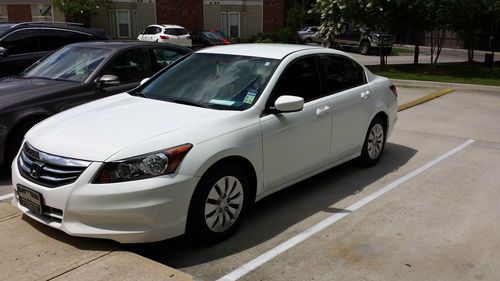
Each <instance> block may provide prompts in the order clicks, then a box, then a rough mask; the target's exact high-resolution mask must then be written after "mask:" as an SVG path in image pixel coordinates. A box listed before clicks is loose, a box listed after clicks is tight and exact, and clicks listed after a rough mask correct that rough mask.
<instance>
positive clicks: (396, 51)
mask: <svg viewBox="0 0 500 281" xmlns="http://www.w3.org/2000/svg"><path fill="white" fill-rule="evenodd" d="M391 54H392V55H399V56H409V55H413V50H410V49H407V48H398V47H393V48H392V52H391Z"/></svg>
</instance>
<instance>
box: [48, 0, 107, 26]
mask: <svg viewBox="0 0 500 281" xmlns="http://www.w3.org/2000/svg"><path fill="white" fill-rule="evenodd" d="M51 2H52V6H54V7H55V8H57V9H59V10H60V11H61V12H63V13H64V15H65V16H66V18H68V19H69V20H70V21H74V22H80V23H83V24H84V25H87V26H89V25H90V17H91V16H93V15H95V14H96V13H97V9H99V8H100V7H107V6H108V5H109V2H110V0H51Z"/></svg>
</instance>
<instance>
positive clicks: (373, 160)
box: [359, 118, 386, 167]
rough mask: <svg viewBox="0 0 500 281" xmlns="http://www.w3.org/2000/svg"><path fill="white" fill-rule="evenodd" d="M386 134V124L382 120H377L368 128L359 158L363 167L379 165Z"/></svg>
mask: <svg viewBox="0 0 500 281" xmlns="http://www.w3.org/2000/svg"><path fill="white" fill-rule="evenodd" d="M385 133H386V125H385V122H384V121H383V119H382V118H375V119H374V120H373V121H372V123H371V124H370V126H369V128H368V132H367V133H366V136H365V142H364V144H363V148H362V150H361V156H360V157H359V162H360V163H361V164H362V165H363V166H366V167H369V166H373V165H375V164H377V163H378V161H379V159H380V156H382V152H383V151H384V147H385V141H386V135H385Z"/></svg>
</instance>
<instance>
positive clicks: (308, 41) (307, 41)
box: [304, 38, 312, 44]
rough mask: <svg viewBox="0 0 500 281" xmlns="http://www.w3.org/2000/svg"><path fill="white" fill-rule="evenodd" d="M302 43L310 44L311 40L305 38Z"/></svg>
mask: <svg viewBox="0 0 500 281" xmlns="http://www.w3.org/2000/svg"><path fill="white" fill-rule="evenodd" d="M304 43H306V44H311V43H312V40H311V38H306V39H305V40H304Z"/></svg>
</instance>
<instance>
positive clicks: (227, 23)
mask: <svg viewBox="0 0 500 281" xmlns="http://www.w3.org/2000/svg"><path fill="white" fill-rule="evenodd" d="M221 31H222V32H224V33H225V34H226V35H227V36H229V37H230V38H236V37H240V33H241V20H240V13H238V12H229V13H226V12H222V13H221Z"/></svg>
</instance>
